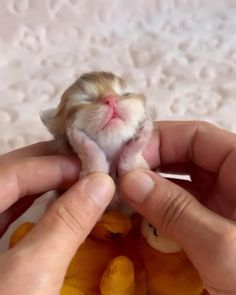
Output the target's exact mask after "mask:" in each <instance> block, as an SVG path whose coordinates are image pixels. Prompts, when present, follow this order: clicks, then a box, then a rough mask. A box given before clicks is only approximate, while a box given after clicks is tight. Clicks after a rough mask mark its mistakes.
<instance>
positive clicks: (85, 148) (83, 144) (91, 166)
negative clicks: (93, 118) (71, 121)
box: [67, 127, 109, 176]
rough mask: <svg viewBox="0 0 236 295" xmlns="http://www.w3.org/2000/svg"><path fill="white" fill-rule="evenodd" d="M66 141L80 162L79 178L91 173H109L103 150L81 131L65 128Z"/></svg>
mask: <svg viewBox="0 0 236 295" xmlns="http://www.w3.org/2000/svg"><path fill="white" fill-rule="evenodd" d="M67 136H68V141H69V143H70V144H71V146H72V148H73V150H74V151H75V153H76V154H77V155H78V156H79V158H80V161H81V173H80V175H81V176H85V175H87V174H89V173H92V172H104V173H109V163H108V161H107V159H106V155H105V154H104V152H103V150H102V149H101V148H100V147H99V146H98V145H97V144H96V142H95V141H93V140H92V139H91V138H90V137H89V136H88V135H87V134H85V133H84V132H83V131H81V130H78V129H76V128H74V127H70V128H67Z"/></svg>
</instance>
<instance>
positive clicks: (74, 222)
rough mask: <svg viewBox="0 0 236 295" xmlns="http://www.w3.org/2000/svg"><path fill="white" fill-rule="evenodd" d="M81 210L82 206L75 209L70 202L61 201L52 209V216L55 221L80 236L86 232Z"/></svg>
mask: <svg viewBox="0 0 236 295" xmlns="http://www.w3.org/2000/svg"><path fill="white" fill-rule="evenodd" d="M75 211H76V214H75ZM81 212H84V210H83V208H81V209H78V210H75V208H73V205H72V204H67V203H65V202H63V201H61V202H60V204H58V205H57V207H56V208H55V209H54V213H53V217H54V220H55V222H60V223H62V224H63V225H64V226H65V227H66V228H67V229H68V230H69V231H71V232H72V233H73V234H74V235H75V236H81V235H84V234H85V233H86V226H85V223H84V222H83V220H84V218H83V216H82V213H81Z"/></svg>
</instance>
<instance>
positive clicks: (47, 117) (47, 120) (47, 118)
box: [40, 109, 57, 134]
mask: <svg viewBox="0 0 236 295" xmlns="http://www.w3.org/2000/svg"><path fill="white" fill-rule="evenodd" d="M56 110H57V109H50V110H46V111H42V112H41V113H40V119H41V120H42V122H43V124H44V125H45V126H46V127H47V128H48V130H49V131H50V132H51V133H52V134H54V130H53V129H54V128H53V121H54V118H55V115H56Z"/></svg>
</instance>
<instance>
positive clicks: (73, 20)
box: [0, 0, 236, 153]
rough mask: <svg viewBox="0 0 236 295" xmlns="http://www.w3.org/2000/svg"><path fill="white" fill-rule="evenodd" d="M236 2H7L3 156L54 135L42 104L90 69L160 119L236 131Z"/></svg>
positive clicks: (0, 66) (1, 32) (2, 42)
mask: <svg viewBox="0 0 236 295" xmlns="http://www.w3.org/2000/svg"><path fill="white" fill-rule="evenodd" d="M235 16H236V2H235V1H233V0H232V1H230V0H224V1H223V0H222V1H214V0H212V1H210V0H198V1H197V0H191V1H187V0H181V1H177V0H176V1H174V0H163V1H161V0H159V1H158V0H156V1H155V0H129V1H127V0H119V1H110V0H96V1H94V0H40V1H31V0H8V1H4V0H0V126H1V128H0V153H3V152H6V151H8V150H9V149H13V148H15V147H19V146H23V145H26V144H30V143H32V142H35V141H38V140H42V139H47V138H49V134H48V132H47V131H46V130H45V128H44V126H43V125H42V123H41V122H40V120H39V112H40V110H44V109H47V108H49V107H52V106H55V105H56V104H57V103H58V100H59V98H60V95H61V93H62V91H63V90H64V89H65V88H66V87H67V86H68V85H69V84H70V83H71V82H73V81H74V79H76V78H77V77H78V76H79V75H80V74H81V73H83V72H85V71H89V70H95V69H96V70H109V71H113V72H115V73H117V74H120V75H122V76H124V77H127V78H128V79H129V80H130V82H131V83H132V84H133V85H134V86H135V87H136V88H137V89H138V90H140V91H142V92H144V93H145V94H146V96H147V98H148V104H149V107H150V109H151V111H152V114H153V116H154V117H155V118H156V119H177V120H182V119H197V120H202V119H203V120H209V121H212V122H215V123H216V124H219V125H220V126H222V127H225V128H227V129H230V130H234V131H235V130H236V117H235V114H234V113H235V110H236V95H235V94H236V93H235V92H236V34H235V31H236V17H235Z"/></svg>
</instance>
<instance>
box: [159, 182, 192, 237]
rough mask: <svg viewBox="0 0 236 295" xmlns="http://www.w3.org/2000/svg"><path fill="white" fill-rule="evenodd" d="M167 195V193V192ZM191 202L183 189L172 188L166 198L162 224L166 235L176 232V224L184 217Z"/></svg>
mask: <svg viewBox="0 0 236 295" xmlns="http://www.w3.org/2000/svg"><path fill="white" fill-rule="evenodd" d="M165 194H166V192H165ZM190 202H191V200H190V198H189V197H188V196H187V195H186V194H185V192H184V190H182V189H181V188H177V189H176V187H175V188H170V189H169V191H168V192H167V195H166V197H165V198H164V202H163V204H162V206H163V214H162V216H161V221H160V222H161V224H162V227H163V230H164V231H165V232H166V233H171V232H173V231H174V228H175V226H176V224H177V223H178V222H179V221H180V219H181V218H182V217H183V214H184V212H185V210H186V209H187V207H188V206H189V204H190Z"/></svg>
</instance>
